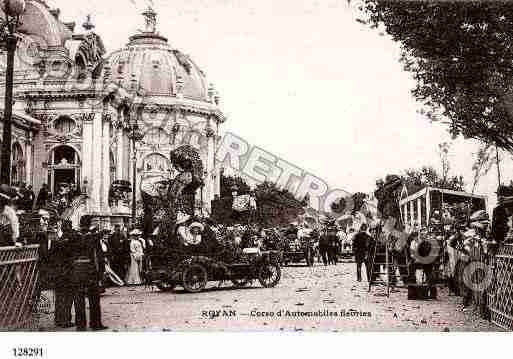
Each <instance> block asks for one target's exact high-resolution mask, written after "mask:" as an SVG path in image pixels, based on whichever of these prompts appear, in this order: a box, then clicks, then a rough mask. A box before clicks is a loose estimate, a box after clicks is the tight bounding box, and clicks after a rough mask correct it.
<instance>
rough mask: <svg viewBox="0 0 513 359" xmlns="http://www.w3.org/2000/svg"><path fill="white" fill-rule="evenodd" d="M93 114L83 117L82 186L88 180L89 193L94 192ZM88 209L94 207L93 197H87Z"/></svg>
mask: <svg viewBox="0 0 513 359" xmlns="http://www.w3.org/2000/svg"><path fill="white" fill-rule="evenodd" d="M93 118H94V115H93V116H83V117H82V125H83V129H82V183H81V184H80V187H82V186H83V185H84V181H85V180H87V182H88V184H87V186H88V193H89V195H91V193H92V187H91V186H92V182H93V176H92V166H93ZM87 208H88V210H91V209H92V198H91V197H89V198H88V199H87Z"/></svg>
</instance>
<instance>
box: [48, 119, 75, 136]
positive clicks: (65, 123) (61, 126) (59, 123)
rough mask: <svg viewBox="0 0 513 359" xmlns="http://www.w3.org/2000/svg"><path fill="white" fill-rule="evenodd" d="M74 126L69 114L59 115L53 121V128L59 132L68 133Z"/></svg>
mask: <svg viewBox="0 0 513 359" xmlns="http://www.w3.org/2000/svg"><path fill="white" fill-rule="evenodd" d="M75 127H76V123H75V121H73V120H72V119H71V117H69V116H60V117H59V118H58V119H56V120H55V121H54V123H53V128H54V129H55V130H56V131H58V132H60V133H70V132H72V131H73V130H74V129H75Z"/></svg>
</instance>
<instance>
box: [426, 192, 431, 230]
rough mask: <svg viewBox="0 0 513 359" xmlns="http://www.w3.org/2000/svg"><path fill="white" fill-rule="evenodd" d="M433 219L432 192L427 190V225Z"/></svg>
mask: <svg viewBox="0 0 513 359" xmlns="http://www.w3.org/2000/svg"><path fill="white" fill-rule="evenodd" d="M430 219H431V191H430V190H429V187H428V188H427V189H426V225H429V221H430Z"/></svg>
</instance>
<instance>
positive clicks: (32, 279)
mask: <svg viewBox="0 0 513 359" xmlns="http://www.w3.org/2000/svg"><path fill="white" fill-rule="evenodd" d="M38 247H39V246H37V245H31V246H26V247H20V248H17V247H3V248H0V330H16V329H28V328H29V327H30V325H31V324H32V313H33V309H34V305H35V301H36V298H35V296H36V290H37V281H38V274H39V273H38V265H37V262H38Z"/></svg>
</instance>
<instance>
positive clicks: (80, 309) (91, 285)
mask: <svg viewBox="0 0 513 359" xmlns="http://www.w3.org/2000/svg"><path fill="white" fill-rule="evenodd" d="M91 225H92V218H91V216H83V217H82V218H81V219H80V231H79V233H78V234H77V236H75V239H74V241H73V244H72V252H73V255H72V258H73V268H72V273H71V282H72V285H73V292H74V302H75V321H76V325H77V330H78V331H84V330H85V329H86V310H85V297H86V296H87V298H88V300H89V327H90V328H91V329H92V330H105V329H108V328H107V327H106V326H104V325H103V324H102V318H101V307H100V287H99V282H100V279H101V273H103V269H102V267H103V266H104V258H103V254H102V249H101V244H100V235H99V233H97V232H96V231H92V230H91V229H92V228H91Z"/></svg>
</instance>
